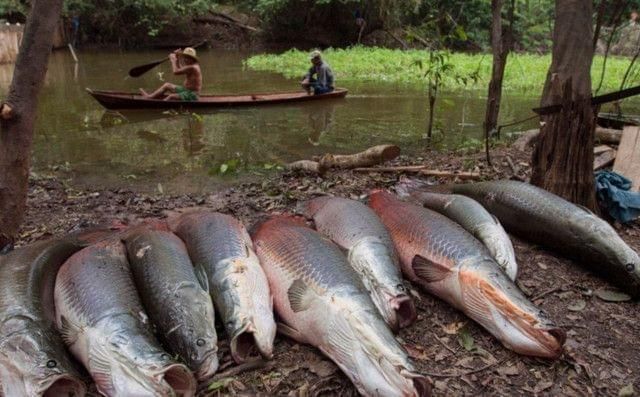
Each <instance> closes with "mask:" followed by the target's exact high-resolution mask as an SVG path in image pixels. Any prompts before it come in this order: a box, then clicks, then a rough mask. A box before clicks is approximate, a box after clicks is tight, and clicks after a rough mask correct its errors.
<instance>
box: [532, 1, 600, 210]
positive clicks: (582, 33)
mask: <svg viewBox="0 0 640 397" xmlns="http://www.w3.org/2000/svg"><path fill="white" fill-rule="evenodd" d="M592 15H593V4H592V0H556V6H555V24H554V28H553V52H552V60H551V66H550V67H549V72H548V74H547V81H546V83H545V86H544V90H543V93H542V105H543V106H545V105H550V104H562V110H561V111H560V112H558V113H555V114H552V115H549V116H546V117H545V118H544V119H543V121H544V125H543V126H542V128H541V130H540V136H539V138H538V142H537V144H536V147H535V149H534V152H533V155H532V165H533V175H532V177H531V182H532V183H533V184H535V185H537V186H540V187H542V188H544V189H546V190H548V191H550V192H553V193H555V194H557V195H559V196H561V197H564V198H565V199H567V200H569V201H572V202H574V203H577V204H581V205H583V206H585V207H587V208H590V209H592V210H596V209H597V205H596V197H595V184H594V176H593V143H594V131H595V114H594V109H593V107H592V106H591V102H590V100H591V75H590V70H591V61H592V59H593V42H592V38H593V31H592V20H591V18H592Z"/></svg>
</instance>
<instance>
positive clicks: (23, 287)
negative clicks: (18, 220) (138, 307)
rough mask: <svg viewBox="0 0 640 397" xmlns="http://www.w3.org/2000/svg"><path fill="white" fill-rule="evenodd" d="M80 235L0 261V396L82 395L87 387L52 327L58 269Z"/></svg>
mask: <svg viewBox="0 0 640 397" xmlns="http://www.w3.org/2000/svg"><path fill="white" fill-rule="evenodd" d="M86 243H87V241H86V239H84V238H82V237H81V236H68V237H63V238H58V239H53V240H47V241H41V242H37V243H35V244H31V245H29V246H26V247H24V248H19V249H16V250H14V251H11V252H10V253H9V254H7V255H4V256H0V395H1V396H7V397H19V396H84V395H85V393H86V387H85V384H84V382H83V380H82V377H81V375H80V373H79V372H78V369H77V368H76V366H75V365H74V364H73V362H72V359H71V357H70V356H69V353H67V351H66V350H65V349H64V343H63V342H62V339H61V338H60V335H59V334H58V331H57V330H56V328H55V313H54V311H55V310H54V307H53V289H54V285H55V280H56V274H57V272H58V269H59V268H60V266H62V264H63V263H64V261H65V260H67V258H69V257H70V256H71V255H73V254H74V253H75V252H77V251H78V250H80V249H81V248H82V247H83V246H84V245H86Z"/></svg>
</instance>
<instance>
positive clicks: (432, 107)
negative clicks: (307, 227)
mask: <svg viewBox="0 0 640 397" xmlns="http://www.w3.org/2000/svg"><path fill="white" fill-rule="evenodd" d="M437 90H438V89H437V88H433V85H432V84H431V82H429V120H428V121H427V138H429V139H431V132H432V130H433V112H435V107H436V95H437Z"/></svg>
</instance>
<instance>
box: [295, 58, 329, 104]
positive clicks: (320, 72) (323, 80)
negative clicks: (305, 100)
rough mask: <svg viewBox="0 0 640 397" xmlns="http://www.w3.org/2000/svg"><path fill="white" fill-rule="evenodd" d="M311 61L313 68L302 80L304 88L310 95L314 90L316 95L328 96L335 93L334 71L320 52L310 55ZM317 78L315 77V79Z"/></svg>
mask: <svg viewBox="0 0 640 397" xmlns="http://www.w3.org/2000/svg"><path fill="white" fill-rule="evenodd" d="M309 59H310V60H311V64H312V66H311V68H310V69H309V71H308V72H307V74H306V75H305V76H304V80H302V88H304V89H305V90H306V91H307V93H308V94H311V89H313V94H314V95H319V94H326V93H327V92H331V91H333V71H332V70H331V67H330V66H329V65H328V64H327V63H326V62H325V61H323V60H322V54H321V53H320V51H317V50H316V51H313V52H312V53H311V55H309ZM314 76H315V77H314Z"/></svg>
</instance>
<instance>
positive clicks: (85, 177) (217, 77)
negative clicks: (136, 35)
mask: <svg viewBox="0 0 640 397" xmlns="http://www.w3.org/2000/svg"><path fill="white" fill-rule="evenodd" d="M163 55H166V54H165V53H164V52H153V51H143V52H135V53H127V52H108V51H100V52H90V51H82V52H80V53H79V54H78V58H79V60H80V62H79V63H78V64H76V63H75V62H74V61H73V59H72V58H71V56H70V55H69V54H68V51H56V52H54V53H53V54H52V56H51V60H50V65H49V70H48V73H47V77H46V81H45V86H44V88H43V91H42V94H41V97H40V108H39V115H38V120H37V128H36V136H35V140H34V149H33V159H34V161H33V164H34V167H35V171H36V172H37V171H38V170H39V169H46V168H48V167H50V166H53V165H60V164H66V163H68V164H69V168H70V169H71V170H72V176H73V177H74V182H76V183H82V182H85V183H87V184H89V183H90V184H97V185H103V186H122V185H123V184H127V183H130V185H132V186H134V187H140V186H144V185H146V186H151V187H152V188H155V186H157V184H158V183H162V185H163V187H164V191H165V192H168V191H177V192H186V191H190V190H203V189H209V188H210V187H211V186H212V185H214V184H217V183H221V182H224V181H227V180H229V179H231V177H229V174H231V175H233V176H237V175H239V174H235V173H228V174H227V175H225V176H221V175H220V173H219V172H218V171H219V169H220V166H221V165H222V164H235V165H237V169H238V170H241V171H246V170H250V171H252V172H254V171H256V170H264V166H265V164H267V163H283V162H289V161H294V160H299V159H306V158H311V157H312V156H315V155H321V154H323V153H326V152H332V153H348V152H354V151H358V150H363V149H366V148H367V147H369V146H372V145H376V144H380V143H394V144H397V145H399V146H400V147H401V148H402V149H403V151H405V152H412V151H417V150H420V149H421V148H422V147H423V146H424V145H426V144H427V142H426V140H425V139H424V134H425V129H426V124H427V115H428V110H427V98H426V96H425V92H424V90H423V88H422V87H416V86H412V87H407V86H399V85H391V84H385V83H379V82H366V83H353V82H348V81H347V82H344V83H343V82H340V83H341V84H344V85H345V86H346V88H348V89H349V90H350V92H349V95H348V96H347V98H346V99H342V100H331V101H326V102H315V103H300V104H290V105H280V106H266V107H255V108H238V109H223V110H212V111H204V112H202V111H198V113H197V114H193V113H177V112H171V111H170V112H162V111H127V112H110V111H105V110H104V109H103V108H102V107H101V106H100V105H99V104H98V103H97V102H95V101H94V100H93V98H91V97H90V96H89V95H88V94H87V93H86V92H85V87H90V88H96V89H111V90H122V91H135V90H137V88H138V87H152V86H157V85H158V84H159V83H160V80H159V74H162V73H164V78H165V79H166V80H171V81H173V77H172V76H170V74H169V71H168V66H167V65H163V66H162V67H159V68H157V69H155V70H153V71H152V72H149V73H147V74H145V75H143V76H142V77H140V78H138V79H132V78H128V77H127V71H128V70H129V69H130V68H131V67H132V66H134V65H137V64H144V63H146V62H149V60H153V59H157V58H159V57H161V56H163ZM248 55H249V54H247V53H241V52H225V51H206V50H203V51H199V56H200V59H201V64H202V65H203V73H204V79H203V84H204V87H203V91H204V92H207V93H218V94H225V93H236V94H240V93H255V92H276V91H290V90H295V89H298V87H299V85H298V82H297V81H294V80H288V79H285V78H283V77H282V76H280V75H278V74H273V73H263V72H253V71H250V70H247V69H245V68H244V67H243V65H242V61H243V59H245V58H246V57H247V56H248ZM12 71H13V66H12V65H0V94H2V95H5V94H6V93H7V91H8V87H9V84H10V82H11V74H12ZM485 95H486V93H485V92H484V91H462V92H442V93H441V95H440V97H439V99H438V102H437V105H436V106H437V110H436V114H435V125H436V127H437V129H438V130H439V131H441V132H438V134H437V135H436V138H437V139H434V142H435V144H436V145H439V147H442V148H444V149H449V148H453V147H456V146H458V145H460V144H461V143H464V142H465V141H466V140H470V139H476V140H480V139H481V138H482V128H481V126H482V121H483V118H484V109H485V100H486V98H485ZM537 102H538V100H537V96H536V95H533V96H532V95H527V94H526V93H525V94H514V93H512V92H508V91H507V92H505V93H504V95H503V102H502V108H501V113H500V118H501V122H503V123H508V122H511V121H515V120H519V119H522V118H525V117H527V116H530V115H531V112H530V108H531V107H534V106H536V105H537ZM634 103H635V105H634ZM637 103H638V102H633V101H629V102H627V101H625V106H629V108H631V109H634V106H635V109H637V107H638V106H637ZM535 126H536V121H531V122H529V123H528V124H523V125H519V126H516V127H512V129H511V130H519V129H522V130H524V129H528V128H534V127H535ZM505 132H506V131H505ZM172 186H173V187H174V188H173V189H172Z"/></svg>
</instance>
